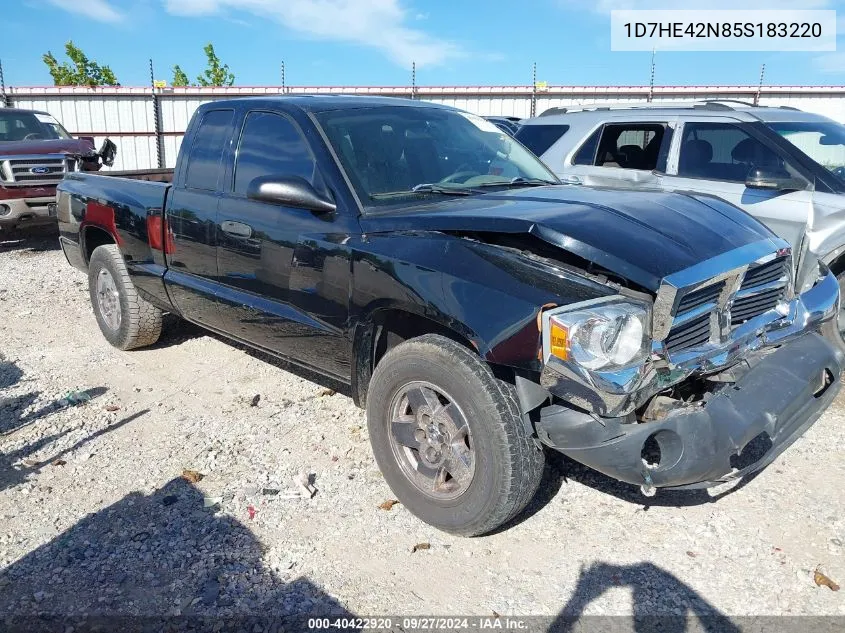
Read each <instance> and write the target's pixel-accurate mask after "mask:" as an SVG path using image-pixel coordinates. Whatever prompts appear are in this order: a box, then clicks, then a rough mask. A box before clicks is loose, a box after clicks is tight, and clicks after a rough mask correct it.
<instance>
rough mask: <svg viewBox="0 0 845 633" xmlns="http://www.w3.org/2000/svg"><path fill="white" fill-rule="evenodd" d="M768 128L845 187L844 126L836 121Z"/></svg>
mask: <svg viewBox="0 0 845 633" xmlns="http://www.w3.org/2000/svg"><path fill="white" fill-rule="evenodd" d="M766 125H768V126H769V127H770V128H771V129H772V130H774V131H775V132H777V133H778V134H780V135H781V136H782V137H783V138H784V139H786V140H787V141H789V142H790V143H792V144H793V145H794V146H795V147H797V148H798V149H799V150H801V151H802V152H804V153H805V154H806V155H807V156H809V157H810V158H812V159H813V160H814V161H815V162H817V163H818V164H819V165H821V166H822V167H824V168H825V169H827V170H828V171H830V172H831V173H832V174H833V175H834V176H836V178H838V179H839V181H840V184H841V185H842V186H843V187H845V125H841V124H839V123H834V122H833V121H801V122H796V123H767V124H766Z"/></svg>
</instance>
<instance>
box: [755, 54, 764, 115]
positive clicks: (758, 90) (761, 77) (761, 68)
mask: <svg viewBox="0 0 845 633" xmlns="http://www.w3.org/2000/svg"><path fill="white" fill-rule="evenodd" d="M765 76H766V64H763V65H762V66H760V83H759V84H757V94H755V95H754V105H759V104H760V93H761V92H762V91H763V77H765Z"/></svg>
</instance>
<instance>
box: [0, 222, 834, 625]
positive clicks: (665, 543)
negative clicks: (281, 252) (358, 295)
mask: <svg viewBox="0 0 845 633" xmlns="http://www.w3.org/2000/svg"><path fill="white" fill-rule="evenodd" d="M56 243H57V242H56V236H55V235H54V234H52V233H51V232H49V231H47V232H42V233H39V234H35V235H29V236H27V238H26V239H24V240H22V241H17V242H15V241H7V242H4V243H0V613H6V614H34V613H47V614H83V613H85V614H106V615H109V614H144V615H153V614H155V615H168V614H202V615H231V614H268V613H271V614H282V613H305V612H319V613H329V612H332V613H348V614H358V615H377V614H397V613H398V614H405V613H414V614H444V615H449V614H467V615H482V616H489V615H491V614H492V613H493V612H496V613H499V614H503V615H506V614H519V615H523V614H537V615H549V616H554V615H556V614H559V613H565V614H572V615H577V614H581V613H584V614H632V613H633V614H671V613H684V612H686V613H688V614H689V613H695V614H702V613H703V614H708V613H709V614H724V615H726V616H728V617H731V618H734V617H736V616H743V615H762V614H793V615H805V614H815V615H840V616H845V601H843V595H845V593H843V592H839V593H837V592H834V591H832V590H831V589H829V588H827V587H823V586H822V587H819V586H817V585H816V584H815V582H814V571H815V570H816V569H817V567H819V566H820V569H821V571H823V572H824V573H825V574H826V575H827V576H829V577H830V578H832V579H834V580H838V581H840V582H841V581H843V580H845V557H843V542H845V519H843V509H845V485H843V484H845V461H843V451H842V446H843V444H845V426H843V409H842V405H843V401H842V400H841V399H840V401H838V402H837V403H836V404H834V406H833V407H832V408H831V409H830V410H829V411H828V412H827V413H826V414H825V415H824V417H823V418H822V419H821V420H820V421H819V422H818V423H817V424H816V425H815V426H814V427H813V428H812V429H811V430H810V431H809V433H807V435H806V436H805V437H804V438H803V439H801V440H799V442H797V443H796V444H795V445H794V446H793V447H792V448H791V449H790V450H788V451H787V452H786V453H785V454H784V455H782V456H781V457H780V458H779V459H778V460H777V461H776V462H775V463H774V464H773V465H772V466H770V467H769V468H768V469H767V470H766V471H764V472H763V473H762V474H760V475H759V476H758V477H756V478H754V479H752V480H751V481H749V482H747V483H746V484H745V485H742V486H739V487H737V488H735V489H734V490H732V491H731V492H729V493H726V494H724V495H723V496H721V497H719V498H715V499H714V498H711V496H710V495H709V494H708V493H706V492H700V491H699V492H688V493H678V492H676V493H666V492H663V493H658V495H657V496H656V497H654V498H651V499H647V498H645V497H642V496H640V494H639V491H638V490H635V489H632V488H629V487H627V486H623V485H620V484H617V483H616V482H614V481H611V480H609V479H608V478H605V477H603V476H601V475H599V474H597V473H594V472H591V471H589V470H587V469H585V468H583V467H580V466H578V465H577V464H574V463H572V462H570V461H568V460H566V459H565V458H562V457H560V456H550V459H549V462H550V465H549V467H548V468H547V472H546V473H545V478H544V482H543V485H542V488H541V492H540V494H539V495H538V498H537V499H536V500H535V502H534V503H533V504H532V505H531V506H530V508H529V510H528V511H527V512H526V513H524V514H523V516H521V517H520V518H519V520H518V521H516V522H515V523H514V524H512V525H510V526H508V527H507V528H506V529H503V530H500V531H499V532H498V533H496V534H494V535H492V536H488V537H483V538H476V539H461V538H456V537H452V536H449V535H446V534H443V533H440V532H438V531H437V530H435V529H433V528H430V527H428V526H426V525H425V524H423V523H421V522H420V521H418V520H417V519H415V518H414V517H413V516H411V515H410V514H409V513H408V512H407V511H406V510H405V509H404V508H403V507H402V506H401V505H396V506H394V507H393V508H392V509H391V510H389V511H388V510H383V509H380V508H379V505H380V504H382V503H383V502H384V501H386V500H389V499H391V498H392V495H391V492H390V490H389V489H388V487H387V486H386V484H385V483H384V480H383V478H382V477H381V475H380V474H379V472H378V470H377V468H376V466H375V463H374V461H373V458H372V456H371V453H370V450H369V445H368V441H367V431H366V425H365V421H364V415H363V413H362V412H361V411H360V410H358V409H356V408H355V407H354V406H353V404H352V402H351V400H350V399H349V398H348V397H346V396H345V395H343V388H342V387H341V386H338V385H331V384H327V383H325V381H324V382H322V383H319V382H313V381H312V380H313V379H314V377H312V376H308V375H306V374H305V373H303V372H302V371H301V370H294V369H292V368H289V367H285V366H284V365H283V364H281V363H279V362H277V361H268V360H267V359H265V358H261V357H259V356H258V355H256V354H254V353H252V352H249V351H247V350H244V349H241V348H238V347H235V346H233V345H231V344H228V343H226V342H225V341H223V340H221V339H218V338H216V337H214V336H210V335H208V334H205V333H204V332H203V331H202V330H200V329H198V328H195V327H193V326H191V325H189V324H186V323H184V322H180V321H178V320H175V319H174V320H166V324H165V334H164V336H163V338H162V340H161V342H160V343H159V344H157V345H156V346H154V347H153V348H150V349H145V350H139V351H134V352H120V351H118V350H116V349H113V348H112V347H110V346H109V345H108V344H107V343H106V341H105V339H104V338H103V337H102V336H101V335H100V333H99V330H98V329H97V325H96V323H95V321H94V318H93V316H92V314H91V309H90V306H89V301H88V290H87V280H86V278H85V276H84V275H82V274H81V273H79V272H78V271H76V270H74V269H71V268H70V267H69V266H68V265H67V263H66V262H65V260H64V257H63V255H62V254H61V252H60V251H59V250H58V249H57V246H56ZM335 390H337V392H336V391H335ZM86 398H87V400H86ZM185 470H191V471H196V472H197V473H199V474H201V475H202V478H201V479H200V480H199V481H189V480H190V479H197V478H196V477H192V476H191V474H190V473H189V474H187V478H186V477H183V471H185ZM300 473H305V474H306V475H307V476H309V477H310V480H311V481H312V482H313V485H314V487H315V488H316V489H317V493H316V494H315V495H314V497H313V498H296V497H293V496H292V494H290V493H291V491H296V490H297V489H298V488H297V486H296V485H295V483H294V481H293V480H294V479H295V478H296V477H297V476H298V475H299V474H300ZM420 543H427V544H430V547H429V548H428V549H418V550H417V551H412V549H413V548H414V545H416V544H420Z"/></svg>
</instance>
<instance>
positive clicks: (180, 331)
mask: <svg viewBox="0 0 845 633" xmlns="http://www.w3.org/2000/svg"><path fill="white" fill-rule="evenodd" d="M203 336H211V333H210V332H208V331H207V330H204V329H202V328H201V327H200V326H199V325H194V324H193V323H191V322H190V321H186V320H185V319H183V318H182V317H179V316H176V315H175V314H170V313H167V314H165V315H164V316H163V317H162V318H161V337H160V338H159V339H158V341H156V342H155V343H154V344H153V345H150V346H149V347H146V348H144V349H147V350H156V349H165V348H167V347H171V346H174V345H181V344H182V343H184V342H186V341H190V340H191V339H195V338H201V337H203Z"/></svg>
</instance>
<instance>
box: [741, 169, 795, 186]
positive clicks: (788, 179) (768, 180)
mask: <svg viewBox="0 0 845 633" xmlns="http://www.w3.org/2000/svg"><path fill="white" fill-rule="evenodd" d="M745 186H746V187H748V188H749V189H766V190H768V191H802V190H804V189H806V188H807V182H806V181H805V180H804V179H803V178H793V177H792V176H790V175H789V173H788V172H787V171H786V170H773V169H766V168H764V167H755V168H753V169H752V170H751V171H750V172H748V177H747V178H746V179H745Z"/></svg>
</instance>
